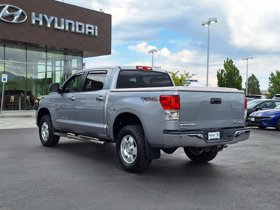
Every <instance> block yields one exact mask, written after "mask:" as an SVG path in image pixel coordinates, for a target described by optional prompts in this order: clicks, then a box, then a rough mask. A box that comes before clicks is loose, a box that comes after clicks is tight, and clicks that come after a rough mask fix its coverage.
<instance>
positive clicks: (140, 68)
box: [136, 66, 153, 71]
mask: <svg viewBox="0 0 280 210" xmlns="http://www.w3.org/2000/svg"><path fill="white" fill-rule="evenodd" d="M136 69H137V70H143V71H152V70H153V68H152V67H150V66H136Z"/></svg>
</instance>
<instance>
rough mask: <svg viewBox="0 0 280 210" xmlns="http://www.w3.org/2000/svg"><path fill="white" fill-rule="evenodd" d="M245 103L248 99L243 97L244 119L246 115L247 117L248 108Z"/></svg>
mask: <svg viewBox="0 0 280 210" xmlns="http://www.w3.org/2000/svg"><path fill="white" fill-rule="evenodd" d="M247 104H248V100H247V98H246V97H245V98H244V119H246V117H247V108H248V106H247Z"/></svg>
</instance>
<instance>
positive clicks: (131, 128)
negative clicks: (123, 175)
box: [116, 125, 152, 173]
mask: <svg viewBox="0 0 280 210" xmlns="http://www.w3.org/2000/svg"><path fill="white" fill-rule="evenodd" d="M116 146H117V154H118V159H119V162H120V164H121V166H122V168H123V169H124V170H126V171H128V172H131V173H140V172H142V171H144V170H145V169H146V168H147V167H148V166H149V165H150V163H151V161H152V160H150V159H148V158H147V155H146V145H145V139H144V132H143V129H142V128H141V126H139V125H128V126H125V127H123V128H122V129H121V131H120V133H119V135H118V137H117V144H116Z"/></svg>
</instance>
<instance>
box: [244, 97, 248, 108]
mask: <svg viewBox="0 0 280 210" xmlns="http://www.w3.org/2000/svg"><path fill="white" fill-rule="evenodd" d="M247 104H248V100H247V98H244V109H247Z"/></svg>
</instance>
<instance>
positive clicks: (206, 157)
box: [184, 147, 218, 163]
mask: <svg viewBox="0 0 280 210" xmlns="http://www.w3.org/2000/svg"><path fill="white" fill-rule="evenodd" d="M184 151H185V153H186V155H187V156H188V158H190V159H191V160H192V161H194V162H198V163H205V162H209V161H211V160H213V159H214V158H215V157H216V156H217V154H218V148H217V147H211V148H207V149H206V148H198V147H184Z"/></svg>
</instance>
